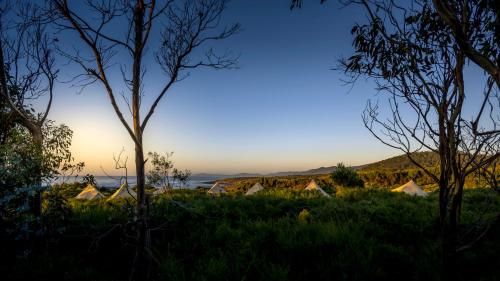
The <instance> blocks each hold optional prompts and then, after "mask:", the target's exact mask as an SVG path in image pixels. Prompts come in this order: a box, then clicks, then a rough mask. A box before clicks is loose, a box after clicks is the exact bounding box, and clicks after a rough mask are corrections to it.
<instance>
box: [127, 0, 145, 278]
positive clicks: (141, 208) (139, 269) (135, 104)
mask: <svg viewBox="0 0 500 281" xmlns="http://www.w3.org/2000/svg"><path fill="white" fill-rule="evenodd" d="M144 13H145V5H144V1H142V0H140V1H137V3H136V6H135V9H134V28H135V30H134V31H135V32H134V64H133V68H132V118H133V120H132V122H133V129H134V135H135V138H136V142H135V170H136V177H137V207H136V213H137V217H136V227H137V248H136V253H135V259H134V266H133V269H132V274H131V276H130V277H131V279H132V280H146V279H148V275H149V266H150V255H149V252H150V251H149V248H148V244H149V243H148V241H147V239H148V235H147V232H148V229H147V228H148V224H147V221H148V214H147V212H146V209H147V206H146V204H147V201H146V197H145V196H146V194H145V172H144V164H145V163H144V150H143V145H142V144H143V143H142V133H143V128H142V127H141V117H140V103H141V92H140V91H141V89H140V86H141V69H142V65H141V64H142V51H143V26H144Z"/></svg>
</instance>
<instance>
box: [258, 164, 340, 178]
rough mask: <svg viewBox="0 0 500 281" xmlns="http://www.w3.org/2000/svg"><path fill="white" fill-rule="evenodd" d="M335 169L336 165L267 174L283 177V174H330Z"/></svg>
mask: <svg viewBox="0 0 500 281" xmlns="http://www.w3.org/2000/svg"><path fill="white" fill-rule="evenodd" d="M335 169H336V167H335V166H330V167H320V168H316V169H311V170H307V171H288V172H278V173H272V174H267V175H266V176H272V177H283V176H309V175H323V174H329V173H331V172H333V171H335Z"/></svg>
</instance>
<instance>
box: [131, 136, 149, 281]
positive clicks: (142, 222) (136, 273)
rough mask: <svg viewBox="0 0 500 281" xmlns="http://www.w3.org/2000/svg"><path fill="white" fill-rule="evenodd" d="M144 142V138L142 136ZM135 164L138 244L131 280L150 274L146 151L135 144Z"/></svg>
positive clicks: (145, 277)
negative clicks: (145, 171) (145, 169)
mask: <svg viewBox="0 0 500 281" xmlns="http://www.w3.org/2000/svg"><path fill="white" fill-rule="evenodd" d="M141 143H142V138H141ZM135 166H136V176H137V210H136V212H137V217H136V228H137V246H136V252H135V259H134V266H133V269H132V275H131V280H145V279H147V278H148V275H149V265H150V258H149V257H150V256H149V241H148V235H147V233H148V213H147V209H148V208H147V200H146V193H145V191H144V189H145V188H144V187H145V173H144V152H143V149H142V146H139V145H136V146H135Z"/></svg>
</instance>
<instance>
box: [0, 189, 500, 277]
mask: <svg viewBox="0 0 500 281" xmlns="http://www.w3.org/2000/svg"><path fill="white" fill-rule="evenodd" d="M58 200H59V199H57V200H55V202H54V203H57V202H60V201H58ZM436 200H437V195H436V194H431V195H430V196H428V197H427V198H419V197H411V196H407V195H404V194H395V193H391V192H387V191H380V190H374V189H339V190H338V191H337V197H334V198H331V199H328V198H322V197H320V196H319V195H315V194H314V193H310V192H304V191H301V190H293V189H277V190H266V191H265V192H263V193H259V194H257V195H255V196H252V197H243V196H236V195H234V194H230V195H229V196H225V197H221V198H217V199H212V198H210V197H208V196H207V195H206V193H205V192H203V191H199V190H175V191H174V192H173V193H172V194H169V195H168V196H159V197H154V198H153V201H152V207H151V209H150V214H151V216H150V221H149V225H150V226H151V227H152V230H151V245H152V248H153V260H154V266H153V268H152V279H153V280H243V279H244V280H440V271H441V266H440V261H441V257H440V243H439V230H438V228H437V227H436V226H437V224H436V222H437V219H436V218H437V216H436V215H437V201H436ZM69 204H70V205H71V206H72V208H71V213H69V214H66V213H65V215H68V217H67V218H66V219H65V220H64V221H56V223H57V228H56V229H62V230H63V235H60V234H57V235H55V234H54V235H53V236H50V237H46V238H45V239H46V240H45V242H44V243H41V244H40V245H39V248H38V249H37V250H36V251H34V252H33V253H32V254H30V255H20V254H19V253H17V255H14V256H13V257H10V258H11V259H9V262H6V263H2V264H0V270H1V271H2V276H3V277H5V279H4V280H9V279H18V280H24V279H34V278H35V276H36V279H37V280H48V279H51V280H62V279H64V280H127V278H128V274H129V273H130V266H131V263H132V260H133V254H134V238H133V234H134V233H135V229H134V224H133V223H131V219H132V218H133V212H134V211H133V205H131V204H129V203H127V202H122V203H117V202H106V201H105V200H102V201H91V202H81V201H77V200H69ZM55 206H58V204H55ZM55 210H56V211H57V210H59V208H55ZM47 211H48V209H47ZM57 212H59V211H57ZM499 212H500V198H499V196H498V195H497V194H496V193H494V192H491V191H490V190H466V193H465V200H464V205H463V214H464V216H463V219H462V221H463V227H464V228H465V229H467V228H468V227H469V225H475V224H476V222H477V217H478V216H479V215H481V216H482V217H488V216H490V217H491V216H493V215H497V214H498V213H499ZM49 213H50V212H46V213H44V215H50V214H49ZM499 235H500V229H499V227H498V225H493V227H492V228H491V229H490V232H489V233H488V234H487V235H486V236H485V237H484V239H483V241H482V243H480V244H478V245H477V246H476V247H474V248H472V249H471V250H470V251H469V252H466V254H465V255H463V256H461V257H460V259H459V261H458V262H459V264H463V266H461V267H460V268H457V273H458V274H459V276H461V278H463V280H496V278H497V277H498V276H500V260H498V256H497V255H498V252H499V251H500V241H499V240H498V237H499ZM5 245H10V243H6V244H5ZM7 249H8V247H7ZM8 252H9V251H3V252H2V253H1V255H6V253H8Z"/></svg>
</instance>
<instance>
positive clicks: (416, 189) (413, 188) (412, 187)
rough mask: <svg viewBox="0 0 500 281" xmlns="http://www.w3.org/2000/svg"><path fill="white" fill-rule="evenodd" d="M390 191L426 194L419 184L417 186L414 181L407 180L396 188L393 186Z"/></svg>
mask: <svg viewBox="0 0 500 281" xmlns="http://www.w3.org/2000/svg"><path fill="white" fill-rule="evenodd" d="M391 191H392V192H404V193H406V194H409V195H416V196H427V193H426V192H425V191H423V190H422V188H421V187H420V186H418V185H417V184H416V183H415V182H414V181H412V180H411V181H409V182H407V183H405V184H403V185H402V186H400V187H398V188H394V189H393V190H391Z"/></svg>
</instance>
